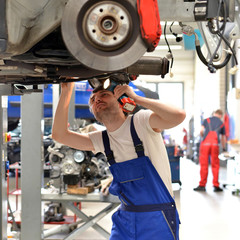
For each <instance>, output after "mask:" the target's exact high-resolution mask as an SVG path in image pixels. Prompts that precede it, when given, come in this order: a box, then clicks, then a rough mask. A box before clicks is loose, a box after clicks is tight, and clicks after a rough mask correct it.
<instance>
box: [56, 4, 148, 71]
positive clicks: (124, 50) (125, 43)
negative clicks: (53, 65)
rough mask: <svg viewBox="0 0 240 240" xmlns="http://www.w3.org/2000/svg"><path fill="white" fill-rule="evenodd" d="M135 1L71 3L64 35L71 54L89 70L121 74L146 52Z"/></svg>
mask: <svg viewBox="0 0 240 240" xmlns="http://www.w3.org/2000/svg"><path fill="white" fill-rule="evenodd" d="M136 8H137V7H136V1H135V0H125V1H121V0H111V1H101V0H88V1H85V0H70V1H68V3H67V5H66V7H65V10H64V14H63V18H62V24H61V29H62V36H63V39H64V42H65V45H66V47H67V48H68V50H69V51H70V53H71V54H72V55H73V56H74V57H75V58H76V59H77V60H78V61H79V62H80V63H82V64H84V65H85V66H87V67H88V68H91V69H95V70H100V71H117V70H121V69H124V68H126V67H128V66H130V65H132V64H133V63H135V62H136V61H137V60H138V59H139V58H140V57H142V56H143V54H144V53H145V52H146V50H147V47H146V46H145V44H144V42H143V40H142V38H141V33H140V27H139V26H140V24H139V17H138V13H137V9H136Z"/></svg>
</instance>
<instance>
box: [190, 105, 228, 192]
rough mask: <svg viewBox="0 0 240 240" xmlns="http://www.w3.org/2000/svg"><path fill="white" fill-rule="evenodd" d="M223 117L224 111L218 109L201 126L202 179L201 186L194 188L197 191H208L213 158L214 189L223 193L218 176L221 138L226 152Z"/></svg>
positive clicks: (200, 160) (200, 161) (200, 157)
mask: <svg viewBox="0 0 240 240" xmlns="http://www.w3.org/2000/svg"><path fill="white" fill-rule="evenodd" d="M222 116H223V112H222V110H220V109H218V110H216V111H215V112H214V114H213V117H210V118H207V119H205V120H204V121H203V124H202V126H201V131H200V135H201V137H202V138H203V140H202V142H201V144H200V156H199V163H200V177H201V180H200V182H199V186H198V187H196V188H194V190H195V191H206V188H205V186H206V183H207V176H208V161H209V156H210V157H211V167H212V174H213V187H214V191H215V192H221V191H222V188H220V187H219V182H218V174H219V167H220V163H219V158H218V155H219V144H220V138H221V144H222V149H223V151H225V144H226V137H225V127H224V124H223V122H222V120H221V118H222Z"/></svg>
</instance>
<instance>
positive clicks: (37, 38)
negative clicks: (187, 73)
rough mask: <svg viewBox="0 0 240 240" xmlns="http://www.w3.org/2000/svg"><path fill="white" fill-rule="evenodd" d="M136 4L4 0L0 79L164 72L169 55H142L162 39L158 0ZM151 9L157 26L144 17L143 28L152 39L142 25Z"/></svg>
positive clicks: (0, 4)
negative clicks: (142, 22)
mask: <svg viewBox="0 0 240 240" xmlns="http://www.w3.org/2000/svg"><path fill="white" fill-rule="evenodd" d="M138 4H139V9H137V1H136V0H126V1H119V0H111V1H106V0H89V1H85V0H69V1H67V0H46V1H38V2H36V1H31V0H18V1H7V0H1V1H0V60H1V61H0V83H10V84H19V83H21V84H25V85H28V84H29V85H34V84H35V85H37V84H50V83H56V82H61V81H64V80H66V79H68V80H69V79H71V81H74V80H76V78H77V79H78V80H84V79H85V80H86V79H89V78H92V77H98V76H103V75H104V76H106V75H109V74H111V73H113V72H119V71H120V72H128V73H130V74H140V73H143V74H145V73H146V72H148V73H147V74H151V75H152V74H154V75H162V76H164V75H165V74H166V73H167V72H168V66H169V65H168V60H167V59H166V58H164V59H162V58H161V57H155V58H152V57H146V58H145V57H144V58H143V59H141V57H143V55H144V54H145V53H146V51H147V50H150V49H151V51H153V50H154V49H155V47H156V46H157V43H158V41H159V39H160V35H161V25H160V21H159V10H158V3H157V1H152V2H151V1H150V2H149V1H141V3H140V2H139V3H138ZM142 5H143V6H142ZM144 6H145V9H144ZM143 10H144V11H143ZM147 11H148V12H147ZM149 11H151V12H152V13H155V14H150V15H149V17H150V19H148V21H150V22H151V28H153V29H150V28H149V24H146V22H145V24H144V25H142V31H145V30H148V31H149V30H150V31H151V41H150V42H149V40H150V38H149V36H147V37H146V36H145V34H147V33H148V32H147V33H145V34H141V29H140V25H141V24H140V20H141V19H146V16H145V12H146V13H148V14H149ZM145 28H147V29H145ZM143 35H144V36H145V37H144V36H143ZM138 61H140V62H138ZM136 62H138V63H137V65H134V64H135V63H136ZM132 65H134V67H131V66H132Z"/></svg>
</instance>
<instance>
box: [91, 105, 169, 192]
mask: <svg viewBox="0 0 240 240" xmlns="http://www.w3.org/2000/svg"><path fill="white" fill-rule="evenodd" d="M151 114H152V111H150V110H140V111H139V112H137V113H136V114H135V115H134V126H135V129H136V132H137V134H138V137H139V138H140V140H141V141H142V143H143V147H144V153H145V155H146V156H148V157H149V159H150V160H151V162H152V164H153V166H154V167H155V169H156V170H157V172H158V174H159V175H160V177H161V178H162V180H163V182H164V184H165V185H166V187H167V189H168V191H169V193H170V194H171V195H172V196H173V191H172V183H171V171H170V164H169V160H168V156H167V151H166V148H165V145H164V142H163V139H162V135H161V133H157V132H155V131H153V129H152V128H151V126H150V124H149V117H150V115H151ZM130 123H131V116H128V117H127V119H126V121H125V122H124V123H123V124H122V126H121V127H120V128H118V129H117V130H116V131H114V132H108V136H109V141H110V147H111V150H112V151H113V154H114V157H115V161H116V162H124V161H127V160H131V159H134V158H137V154H136V152H135V148H134V145H133V141H132V137H131V132H130ZM89 137H90V139H91V141H92V142H93V146H94V148H95V152H96V153H97V152H102V153H104V145H103V141H102V132H101V131H97V132H91V133H89Z"/></svg>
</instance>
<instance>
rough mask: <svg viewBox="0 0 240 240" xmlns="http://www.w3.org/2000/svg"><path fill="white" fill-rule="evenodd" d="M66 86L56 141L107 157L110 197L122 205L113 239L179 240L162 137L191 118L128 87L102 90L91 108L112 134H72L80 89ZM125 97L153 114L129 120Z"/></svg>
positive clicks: (54, 133) (143, 112) (55, 127)
mask: <svg viewBox="0 0 240 240" xmlns="http://www.w3.org/2000/svg"><path fill="white" fill-rule="evenodd" d="M61 86H62V91H61V96H60V99H59V103H58V107H57V110H56V114H55V119H54V123H53V130H52V136H53V138H54V139H55V140H56V141H58V142H60V143H62V144H65V145H68V146H70V147H72V148H76V149H80V150H86V151H94V152H96V153H97V152H105V154H106V156H107V158H108V162H109V164H110V170H111V172H112V175H113V182H112V184H111V186H110V189H109V191H110V193H112V194H114V195H118V197H119V199H120V200H121V206H120V207H119V209H118V210H117V211H116V212H115V213H114V214H113V216H112V221H113V226H112V231H111V237H110V239H111V240H130V239H133V240H135V239H137V240H147V239H151V240H161V239H162V240H171V239H172V240H174V239H179V222H180V221H179V216H178V212H177V209H176V205H175V201H174V196H173V190H172V184H171V171H170V166H169V160H168V157H167V152H166V148H165V145H164V143H163V139H162V135H161V131H162V130H163V129H168V128H172V127H175V126H177V125H178V124H180V123H181V122H182V121H183V120H184V119H185V112H184V111H183V110H182V109H179V108H176V107H173V106H169V105H166V104H163V103H161V102H160V101H158V100H153V99H148V98H145V97H141V96H138V95H136V94H135V93H134V91H133V90H132V89H131V88H130V87H129V86H128V85H117V86H116V87H115V89H114V92H111V91H108V90H105V89H103V88H99V89H98V90H97V91H94V92H93V94H92V95H91V97H90V100H89V104H90V108H91V110H92V112H93V114H94V115H95V118H96V119H97V120H98V121H100V122H101V123H103V124H104V125H105V126H106V129H107V130H106V131H103V132H101V131H96V132H93V133H88V134H85V135H83V134H80V133H76V132H71V131H70V130H68V128H67V123H68V107H69V102H70V98H71V94H72V89H73V86H74V83H62V85H61ZM123 94H127V95H128V96H129V97H130V98H132V99H133V100H134V101H135V103H136V104H138V105H141V106H142V107H144V108H146V109H148V110H140V111H139V112H137V113H136V114H134V115H129V116H126V115H125V114H124V113H123V111H122V108H121V106H120V104H119V102H118V99H119V97H121V96H122V95H123Z"/></svg>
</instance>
